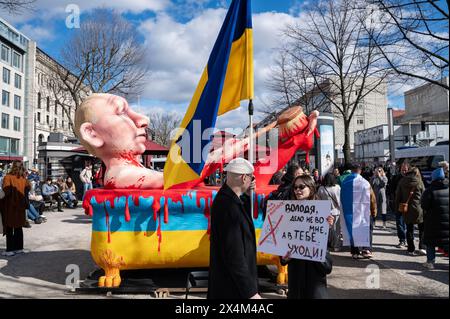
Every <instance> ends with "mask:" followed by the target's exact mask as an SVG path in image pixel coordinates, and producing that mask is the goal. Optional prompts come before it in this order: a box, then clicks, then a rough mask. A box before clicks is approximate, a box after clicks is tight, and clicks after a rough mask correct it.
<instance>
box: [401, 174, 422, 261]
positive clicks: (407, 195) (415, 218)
mask: <svg viewBox="0 0 450 319" xmlns="http://www.w3.org/2000/svg"><path fill="white" fill-rule="evenodd" d="M424 190H425V187H424V185H423V182H422V177H421V175H420V171H419V169H418V168H416V167H413V168H411V170H410V171H409V172H408V173H407V174H406V176H404V177H403V178H402V179H401V180H400V182H399V184H398V186H397V192H396V195H395V207H397V208H398V207H399V205H400V203H408V212H407V213H404V214H403V219H404V221H405V224H406V242H407V244H408V254H409V255H415V254H419V253H420V254H422V255H425V254H426V251H425V248H426V246H425V244H424V243H423V233H424V224H423V210H422V207H421V206H420V198H421V197H422V194H423V192H424ZM408 199H409V200H408ZM414 225H417V228H418V229H419V250H418V251H417V252H416V251H415V250H416V247H415V245H414Z"/></svg>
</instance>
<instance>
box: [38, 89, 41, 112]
mask: <svg viewBox="0 0 450 319" xmlns="http://www.w3.org/2000/svg"><path fill="white" fill-rule="evenodd" d="M37 102H38V103H37V104H38V106H37V108H38V109H40V108H41V93H38V97H37Z"/></svg>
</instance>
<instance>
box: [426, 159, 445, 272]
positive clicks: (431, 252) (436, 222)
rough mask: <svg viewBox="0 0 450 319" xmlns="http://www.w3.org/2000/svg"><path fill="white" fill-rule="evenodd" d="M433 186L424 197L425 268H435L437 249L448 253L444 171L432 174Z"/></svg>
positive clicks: (438, 170)
mask: <svg viewBox="0 0 450 319" xmlns="http://www.w3.org/2000/svg"><path fill="white" fill-rule="evenodd" d="M431 179H432V182H431V186H430V187H429V188H427V189H426V190H425V192H424V193H423V195H422V200H421V204H422V208H423V210H424V223H425V230H424V240H423V241H424V244H425V245H426V246H427V262H426V263H425V264H424V266H425V267H426V268H428V269H433V268H434V263H435V258H436V247H442V248H444V250H446V251H447V253H448V242H449V212H448V201H449V199H448V180H446V179H445V175H444V170H443V169H442V168H438V169H436V170H434V171H433V173H432V174H431Z"/></svg>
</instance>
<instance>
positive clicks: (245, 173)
mask: <svg viewBox="0 0 450 319" xmlns="http://www.w3.org/2000/svg"><path fill="white" fill-rule="evenodd" d="M225 171H226V172H227V180H226V182H225V184H224V185H223V186H222V188H221V189H220V190H219V192H218V193H217V195H216V197H215V199H214V201H213V204H212V208H211V233H210V261H209V280H208V296H207V298H208V299H249V298H260V296H259V294H258V274H257V266H256V237H255V227H254V225H253V219H252V216H251V212H250V209H249V207H248V205H245V203H244V202H245V201H242V200H241V198H240V196H241V195H243V194H244V193H246V192H247V191H248V190H249V189H250V188H251V187H253V185H254V183H252V182H254V178H253V171H254V169H253V165H252V164H251V163H250V162H248V161H246V160H244V159H242V158H237V159H234V160H232V161H231V162H230V163H229V164H228V166H227V167H226V168H225Z"/></svg>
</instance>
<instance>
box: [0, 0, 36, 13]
mask: <svg viewBox="0 0 450 319" xmlns="http://www.w3.org/2000/svg"><path fill="white" fill-rule="evenodd" d="M34 2H36V0H0V9H1V11H3V10H5V11H7V12H8V13H10V14H20V13H22V12H23V11H25V10H30V9H32V8H33V3H34Z"/></svg>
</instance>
